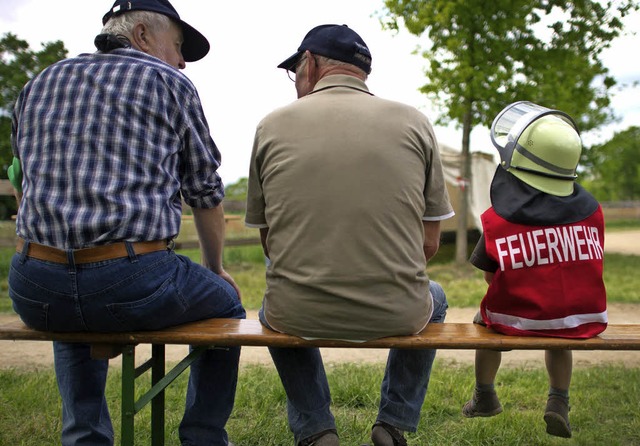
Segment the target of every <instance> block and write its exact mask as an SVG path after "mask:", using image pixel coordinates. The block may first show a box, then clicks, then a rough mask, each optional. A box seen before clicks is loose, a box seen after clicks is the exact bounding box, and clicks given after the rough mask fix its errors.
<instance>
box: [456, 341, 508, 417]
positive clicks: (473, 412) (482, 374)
mask: <svg viewBox="0 0 640 446" xmlns="http://www.w3.org/2000/svg"><path fill="white" fill-rule="evenodd" d="M501 360H502V352H500V351H498V350H476V372H475V374H476V387H475V390H474V391H473V398H472V399H471V400H469V401H467V403H466V404H465V405H464V407H463V408H462V414H463V415H464V416H466V417H469V418H472V417H491V416H493V415H498V414H499V413H500V412H502V405H501V404H500V400H498V395H497V394H496V391H495V388H494V382H495V379H496V375H497V373H498V369H499V368H500V361H501Z"/></svg>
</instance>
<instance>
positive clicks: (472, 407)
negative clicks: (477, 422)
mask: <svg viewBox="0 0 640 446" xmlns="http://www.w3.org/2000/svg"><path fill="white" fill-rule="evenodd" d="M500 412H502V405H501V404H500V400H499V399H498V394H497V393H496V392H495V391H493V392H478V391H477V390H474V391H473V398H472V399H471V400H469V401H467V403H466V404H465V405H464V406H463V407H462V415H464V416H465V417H467V418H474V417H492V416H494V415H498V414H499V413H500Z"/></svg>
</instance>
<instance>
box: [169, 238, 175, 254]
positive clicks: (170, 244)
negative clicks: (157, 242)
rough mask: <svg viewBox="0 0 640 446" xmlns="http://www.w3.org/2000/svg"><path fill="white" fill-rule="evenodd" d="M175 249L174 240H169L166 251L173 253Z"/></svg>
mask: <svg viewBox="0 0 640 446" xmlns="http://www.w3.org/2000/svg"><path fill="white" fill-rule="evenodd" d="M175 248H176V241H175V239H171V240H169V242H168V243H167V251H173V250H175Z"/></svg>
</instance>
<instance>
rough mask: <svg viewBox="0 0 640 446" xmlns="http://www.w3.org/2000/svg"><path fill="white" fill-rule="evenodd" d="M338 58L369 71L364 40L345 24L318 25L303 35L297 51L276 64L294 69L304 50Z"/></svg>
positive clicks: (369, 62)
mask: <svg viewBox="0 0 640 446" xmlns="http://www.w3.org/2000/svg"><path fill="white" fill-rule="evenodd" d="M307 50H309V51H310V52H311V53H313V54H317V55H319V56H324V57H328V58H329V59H335V60H340V61H342V62H346V63H349V64H352V65H355V66H356V67H359V68H361V69H362V70H363V71H364V72H365V73H367V74H369V73H371V52H370V51H369V48H368V47H367V44H366V43H364V40H362V38H361V37H360V36H359V35H358V34H357V33H356V32H355V31H354V30H352V29H351V28H349V27H348V26H347V25H320V26H316V27H315V28H313V29H312V30H311V31H309V32H308V33H307V35H306V36H304V39H303V40H302V43H301V44H300V47H299V48H298V51H297V52H296V53H295V54H294V55H293V56H291V57H289V58H288V59H287V60H285V61H284V62H282V63H281V64H280V65H278V68H284V69H285V70H289V71H295V70H296V65H297V63H298V61H299V60H300V58H301V57H302V55H303V54H304V52H305V51H307Z"/></svg>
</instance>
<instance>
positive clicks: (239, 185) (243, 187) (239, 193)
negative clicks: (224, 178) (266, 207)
mask: <svg viewBox="0 0 640 446" xmlns="http://www.w3.org/2000/svg"><path fill="white" fill-rule="evenodd" d="M248 190H249V179H248V178H247V177H242V178H240V179H238V181H236V182H235V183H232V184H228V185H225V187H224V194H225V199H226V200H234V201H245V200H246V199H247V191H248Z"/></svg>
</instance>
